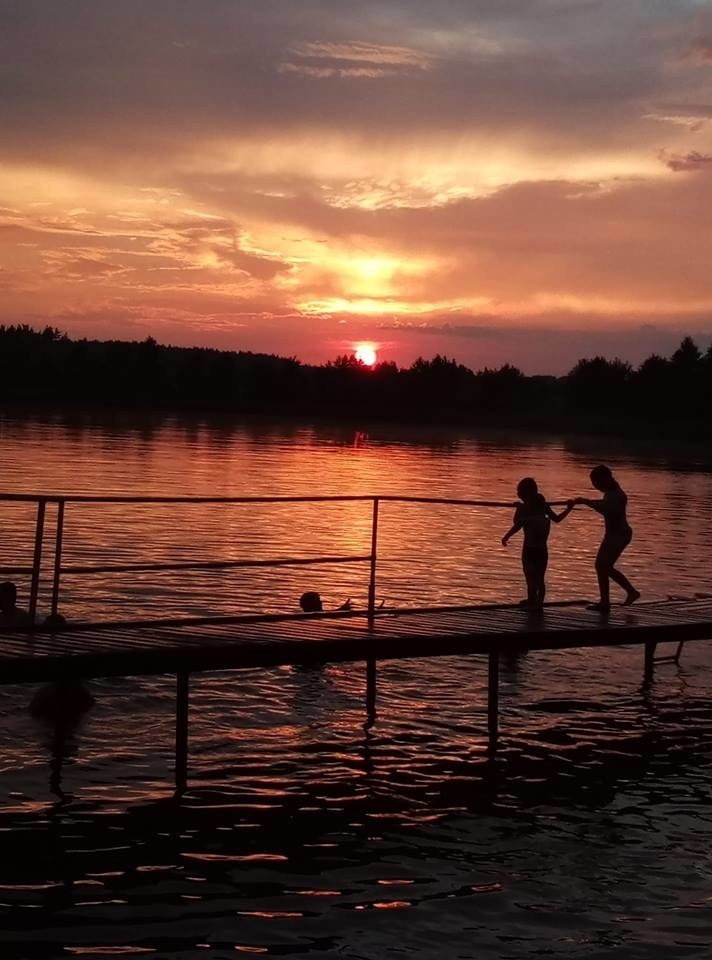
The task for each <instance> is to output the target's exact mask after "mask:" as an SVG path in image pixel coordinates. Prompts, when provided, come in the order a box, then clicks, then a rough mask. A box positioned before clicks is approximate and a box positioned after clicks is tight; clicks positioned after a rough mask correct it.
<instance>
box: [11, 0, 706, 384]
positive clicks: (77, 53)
mask: <svg viewBox="0 0 712 960" xmlns="http://www.w3.org/2000/svg"><path fill="white" fill-rule="evenodd" d="M3 17H4V23H3V25H2V26H3V29H2V30H1V31H0V57H2V63H3V77H4V78H3V98H2V106H0V111H1V119H2V126H1V129H2V138H0V294H1V297H0V322H3V323H17V322H26V323H31V324H33V325H44V324H46V323H50V324H53V325H56V326H59V327H60V328H61V329H62V330H66V331H67V332H69V333H70V334H71V335H73V336H87V337H99V338H129V339H136V338H138V339H142V338H144V337H146V336H148V335H149V334H150V335H152V336H154V337H156V338H157V339H158V340H159V341H160V342H163V343H175V344H186V345H187V344H199V345H209V346H220V347H227V348H235V349H250V350H260V351H269V352H276V353H281V354H287V355H295V356H298V357H299V358H301V359H304V360H307V361H317V362H322V361H324V360H327V359H330V358H333V357H334V356H335V355H336V354H338V353H343V352H346V351H350V350H351V349H353V347H354V346H355V345H356V344H358V343H359V342H364V341H366V342H370V343H373V344H374V345H376V346H377V348H378V350H379V356H380V358H381V359H389V360H395V361H396V362H398V363H400V364H407V363H410V362H411V361H412V360H413V359H414V358H415V357H417V356H418V355H423V356H432V355H433V354H434V353H436V352H440V353H446V354H448V355H449V356H454V357H455V358H457V359H458V360H460V361H461V362H463V363H467V364H468V365H470V366H473V367H475V368H478V367H480V366H483V365H493V364H498V363H503V362H505V361H511V362H514V363H516V364H517V365H519V366H520V367H521V368H522V369H524V370H525V371H526V372H529V373H535V372H562V371H564V370H566V369H567V368H568V367H570V366H571V364H572V363H573V362H574V360H575V359H576V358H577V357H579V356H582V355H591V354H594V353H605V354H607V355H616V354H617V355H620V356H623V357H625V358H627V359H631V360H633V361H639V360H640V359H642V358H643V357H644V356H645V355H647V354H648V353H650V352H652V351H653V350H656V351H660V352H669V351H670V350H671V349H672V348H674V346H675V345H676V344H677V342H678V341H679V340H680V339H681V337H682V335H683V334H685V333H691V334H692V335H693V336H695V337H697V339H698V340H699V342H700V344H701V345H702V346H703V347H704V346H707V344H708V343H709V342H710V339H711V338H712V281H710V272H711V271H710V263H712V231H710V228H709V227H710V212H709V211H710V209H712V202H711V201H712V4H710V3H709V2H708V0H704V2H703V0H626V2H625V3H621V2H620V0H529V2H528V3H519V2H514V0H439V2H438V3H437V4H435V3H432V2H425V0H410V2H409V3H403V2H395V0H379V2H377V3H376V2H365V3H361V4H353V3H352V2H348V3H347V2H346V0H299V2H298V3H296V2H291V0H289V2H287V0H261V2H260V3H255V2H252V0H249V2H248V0H230V2H228V0H203V2H201V3H200V4H198V3H194V4H189V3H183V2H181V0H153V2H152V3H150V4H146V3H145V2H138V0H122V3H120V4H119V3H116V4H113V5H110V4H108V3H96V2H90V0H72V2H71V3H66V4H57V3H56V2H54V0H32V2H27V3H22V4H16V5H13V6H11V7H10V8H9V9H8V8H7V7H5V8H4V14H3Z"/></svg>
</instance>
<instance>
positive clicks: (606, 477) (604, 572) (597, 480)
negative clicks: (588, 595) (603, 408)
mask: <svg viewBox="0 0 712 960" xmlns="http://www.w3.org/2000/svg"><path fill="white" fill-rule="evenodd" d="M591 484H592V485H593V486H594V487H595V488H596V490H600V492H601V493H602V494H603V499H601V500H588V499H586V498H585V497H577V498H576V499H575V500H574V503H575V504H581V505H582V506H584V507H590V508H591V509H592V510H595V511H596V513H600V514H601V516H602V517H603V523H604V534H603V540H602V541H601V546H600V547H599V548H598V553H597V554H596V576H597V577H598V589H599V591H600V594H601V599H600V600H599V602H598V603H592V604H591V605H590V608H589V609H591V610H600V611H601V612H602V613H607V612H608V611H609V610H610V609H611V597H610V585H609V581H610V580H612V581H613V582H614V583H617V584H618V586H619V587H622V588H623V589H624V590H625V593H626V598H625V600H624V601H623V604H624V605H627V604H630V603H635V601H636V600H637V599H638V598H639V597H640V593H638V591H637V590H636V589H635V587H634V586H633V584H632V583H631V582H630V580H629V579H628V578H627V577H626V576H624V575H623V574H622V573H621V572H620V570H617V569H616V566H615V564H616V561H617V560H618V558H619V557H620V555H621V554H622V553H623V551H624V550H625V548H626V547H627V546H628V544H629V543H630V541H631V540H632V539H633V531H632V530H631V528H630V524H629V523H628V518H627V516H626V506H627V504H628V497H627V496H626V495H625V493H624V492H623V490H622V489H621V487H620V484H619V483H618V481H617V480H616V479H615V477H614V476H613V473H612V472H611V469H610V467H605V466H603V465H602V464H601V465H599V466H598V467H594V468H593V470H592V471H591Z"/></svg>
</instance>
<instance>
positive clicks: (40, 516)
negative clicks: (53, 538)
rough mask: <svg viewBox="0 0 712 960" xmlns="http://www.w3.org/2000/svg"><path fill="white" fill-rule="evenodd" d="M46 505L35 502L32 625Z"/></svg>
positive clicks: (41, 502)
mask: <svg viewBox="0 0 712 960" xmlns="http://www.w3.org/2000/svg"><path fill="white" fill-rule="evenodd" d="M45 508H46V503H45V501H44V499H42V498H40V499H39V500H38V501H37V523H36V525H35V550H34V555H33V558H32V580H31V582H30V620H31V621H32V623H33V624H34V622H35V619H36V617H37V597H38V596H39V592H40V574H41V566H42V540H43V538H44V521H45Z"/></svg>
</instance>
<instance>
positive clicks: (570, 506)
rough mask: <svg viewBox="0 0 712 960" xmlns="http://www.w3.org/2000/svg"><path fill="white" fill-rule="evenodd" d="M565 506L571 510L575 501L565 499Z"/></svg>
mask: <svg viewBox="0 0 712 960" xmlns="http://www.w3.org/2000/svg"><path fill="white" fill-rule="evenodd" d="M566 506H567V507H568V508H569V510H573V508H574V507H575V506H576V501H575V500H567V501H566Z"/></svg>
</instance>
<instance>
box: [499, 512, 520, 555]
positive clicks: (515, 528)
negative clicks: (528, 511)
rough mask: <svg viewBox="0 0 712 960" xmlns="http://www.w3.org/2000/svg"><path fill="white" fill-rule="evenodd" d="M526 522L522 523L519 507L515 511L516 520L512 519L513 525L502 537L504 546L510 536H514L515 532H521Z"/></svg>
mask: <svg viewBox="0 0 712 960" xmlns="http://www.w3.org/2000/svg"><path fill="white" fill-rule="evenodd" d="M523 526H524V524H523V523H522V519H521V515H520V512H519V508H517V509H516V510H515V511H514V520H513V521H512V526H511V527H510V528H509V530H507V532H506V533H505V535H504V536H503V537H502V546H503V547H506V546H507V543H508V542H509V540H510V538H511V537H513V536H514V534H515V533H519V531H520V530H521V529H522V527H523Z"/></svg>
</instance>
